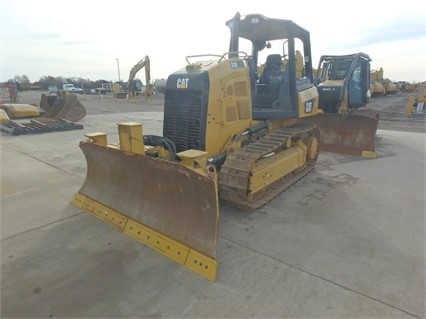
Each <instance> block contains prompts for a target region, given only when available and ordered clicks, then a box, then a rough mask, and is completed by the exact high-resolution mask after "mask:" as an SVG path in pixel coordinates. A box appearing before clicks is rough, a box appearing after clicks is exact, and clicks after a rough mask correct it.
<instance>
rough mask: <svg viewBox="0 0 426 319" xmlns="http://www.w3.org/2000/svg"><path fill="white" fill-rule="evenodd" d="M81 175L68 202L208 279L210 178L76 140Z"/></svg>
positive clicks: (213, 202)
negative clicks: (82, 163) (84, 171)
mask: <svg viewBox="0 0 426 319" xmlns="http://www.w3.org/2000/svg"><path fill="white" fill-rule="evenodd" d="M80 148H81V150H82V151H83V153H84V156H85V158H86V162H87V174H86V179H85V181H84V183H83V185H82V186H81V188H80V190H79V192H78V193H77V194H76V195H74V198H73V199H72V201H71V203H72V204H73V205H75V206H77V207H79V208H81V209H82V210H84V211H86V212H89V213H91V214H93V215H95V216H96V217H98V218H100V219H101V220H103V221H106V222H108V223H110V224H112V225H113V226H114V227H116V228H118V229H119V230H120V231H122V232H124V233H126V234H127V235H129V236H131V237H133V238H134V239H136V240H138V241H140V242H142V243H143V244H145V245H147V246H149V247H151V248H153V249H155V250H156V251H158V252H160V253H162V254H164V255H166V256H167V257H169V258H171V259H172V260H174V261H176V262H178V263H179V264H181V265H184V266H185V267H187V268H189V269H190V270H192V271H194V272H196V273H198V274H199V275H201V276H203V277H205V278H207V279H209V280H211V281H214V280H215V279H216V270H217V262H216V260H215V246H216V242H217V237H218V222H219V208H218V195H217V182H216V178H215V177H214V178H213V177H212V178H211V177H208V175H202V174H200V173H198V172H196V171H195V170H193V169H190V168H188V167H185V166H184V165H182V164H180V163H176V162H171V161H166V160H162V159H158V158H152V157H149V156H146V155H139V154H135V153H130V152H125V151H122V150H120V149H119V147H117V146H108V145H106V143H105V145H99V144H96V143H93V142H90V141H83V142H81V143H80Z"/></svg>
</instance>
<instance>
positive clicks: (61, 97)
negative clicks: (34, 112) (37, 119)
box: [40, 91, 86, 122]
mask: <svg viewBox="0 0 426 319" xmlns="http://www.w3.org/2000/svg"><path fill="white" fill-rule="evenodd" d="M40 107H41V108H42V109H44V110H45V111H46V113H45V114H44V115H43V116H44V117H47V118H51V119H65V120H68V121H71V122H77V121H80V120H81V119H82V118H84V117H85V116H86V108H85V107H84V105H83V104H81V102H80V101H79V100H78V98H77V96H76V95H75V94H73V93H68V92H62V91H60V92H58V95H57V96H47V95H45V94H44V93H43V94H42V95H41V100H40Z"/></svg>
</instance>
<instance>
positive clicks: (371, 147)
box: [305, 113, 379, 158]
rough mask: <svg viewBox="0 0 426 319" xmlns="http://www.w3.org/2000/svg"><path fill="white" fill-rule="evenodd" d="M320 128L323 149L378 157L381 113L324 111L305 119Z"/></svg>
mask: <svg viewBox="0 0 426 319" xmlns="http://www.w3.org/2000/svg"><path fill="white" fill-rule="evenodd" d="M305 120H306V121H307V122H310V123H314V124H316V125H317V127H318V128H319V130H320V145H319V148H320V150H321V151H325V152H332V153H338V154H347V155H353V156H362V157H368V158H375V157H376V149H375V137H376V132H377V127H378V123H379V115H378V114H375V115H374V116H368V115H358V114H351V115H347V116H346V117H342V116H341V115H340V114H331V113H323V114H318V115H316V116H311V117H309V118H306V119H305Z"/></svg>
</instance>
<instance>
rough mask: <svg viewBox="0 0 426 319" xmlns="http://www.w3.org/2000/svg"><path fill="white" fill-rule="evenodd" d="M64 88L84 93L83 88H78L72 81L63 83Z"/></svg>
mask: <svg viewBox="0 0 426 319" xmlns="http://www.w3.org/2000/svg"><path fill="white" fill-rule="evenodd" d="M62 88H63V89H64V90H66V91H69V92H72V93H83V89H81V88H76V87H75V86H74V84H72V83H65V84H62Z"/></svg>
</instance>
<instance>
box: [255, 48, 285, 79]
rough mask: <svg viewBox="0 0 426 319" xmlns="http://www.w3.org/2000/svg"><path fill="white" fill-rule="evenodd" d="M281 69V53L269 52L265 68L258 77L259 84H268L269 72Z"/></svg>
mask: <svg viewBox="0 0 426 319" xmlns="http://www.w3.org/2000/svg"><path fill="white" fill-rule="evenodd" d="M279 70H281V55H280V54H270V55H268V56H267V58H266V63H265V68H264V69H263V72H262V75H261V76H260V78H259V84H270V83H271V74H272V73H273V72H274V71H275V72H276V71H279Z"/></svg>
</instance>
